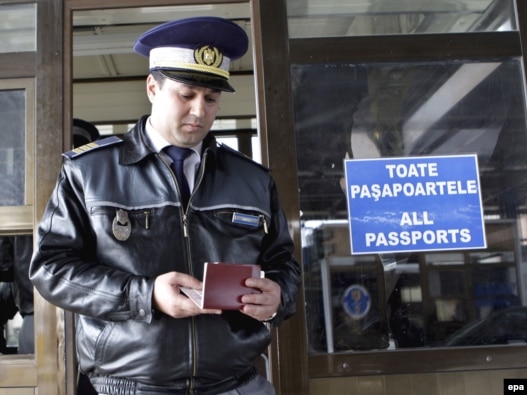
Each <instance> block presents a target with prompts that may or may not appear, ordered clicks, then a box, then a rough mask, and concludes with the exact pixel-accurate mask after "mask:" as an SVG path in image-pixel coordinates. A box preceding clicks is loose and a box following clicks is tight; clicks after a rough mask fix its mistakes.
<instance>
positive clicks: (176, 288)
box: [152, 272, 221, 318]
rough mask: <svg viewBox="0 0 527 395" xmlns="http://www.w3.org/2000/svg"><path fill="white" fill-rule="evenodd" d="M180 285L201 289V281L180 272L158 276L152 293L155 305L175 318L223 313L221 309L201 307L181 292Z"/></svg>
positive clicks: (157, 308)
mask: <svg viewBox="0 0 527 395" xmlns="http://www.w3.org/2000/svg"><path fill="white" fill-rule="evenodd" d="M180 287H188V288H194V289H201V282H200V281H199V280H198V279H197V278H195V277H192V276H190V275H188V274H184V273H179V272H169V273H165V274H162V275H160V276H158V277H157V278H156V280H155V283H154V292H153V295H152V304H153V307H154V308H155V309H156V310H158V311H161V312H163V313H165V314H167V315H169V316H171V317H174V318H183V317H191V316H195V315H198V314H220V313H221V310H208V309H200V308H199V307H198V306H196V304H194V302H193V301H192V300H190V299H189V298H187V297H186V296H185V295H183V294H181V292H180Z"/></svg>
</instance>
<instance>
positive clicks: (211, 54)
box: [194, 45, 223, 68]
mask: <svg viewBox="0 0 527 395" xmlns="http://www.w3.org/2000/svg"><path fill="white" fill-rule="evenodd" d="M194 60H195V61H196V63H197V64H201V65H204V66H209V67H216V68H218V67H219V66H220V65H221V62H222V61H223V54H222V53H221V52H220V50H219V49H218V48H216V47H211V46H210V45H203V46H201V47H199V48H196V49H195V50H194Z"/></svg>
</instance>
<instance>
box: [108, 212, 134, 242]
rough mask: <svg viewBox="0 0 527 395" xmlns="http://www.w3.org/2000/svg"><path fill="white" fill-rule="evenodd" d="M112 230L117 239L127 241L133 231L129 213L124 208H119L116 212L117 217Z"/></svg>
mask: <svg viewBox="0 0 527 395" xmlns="http://www.w3.org/2000/svg"><path fill="white" fill-rule="evenodd" d="M112 232H113V235H114V236H115V238H116V239H117V240H120V241H125V240H128V238H129V237H130V233H132V224H131V223H130V219H129V218H128V213H127V212H126V211H124V210H123V209H121V208H120V209H119V210H117V211H116V213H115V218H114V219H113V222H112Z"/></svg>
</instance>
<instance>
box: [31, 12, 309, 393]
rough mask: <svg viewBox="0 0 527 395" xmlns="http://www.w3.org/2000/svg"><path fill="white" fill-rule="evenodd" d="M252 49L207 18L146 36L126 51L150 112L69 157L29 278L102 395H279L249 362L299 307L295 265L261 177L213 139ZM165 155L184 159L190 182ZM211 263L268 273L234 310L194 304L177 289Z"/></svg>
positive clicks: (238, 33) (196, 284)
mask: <svg viewBox="0 0 527 395" xmlns="http://www.w3.org/2000/svg"><path fill="white" fill-rule="evenodd" d="M247 47H248V38H247V36H246V34H245V33H244V31H243V30H242V29H241V28H240V27H239V26H238V25H236V24H234V23H232V22H230V21H227V20H224V19H220V18H215V17H201V18H190V19H184V20H179V21H173V22H168V23H165V24H163V25H160V26H158V27H156V28H153V29H151V30H150V31H148V32H146V33H144V34H143V35H142V36H141V37H139V39H138V41H137V42H136V44H135V46H134V49H135V50H136V52H138V53H139V54H142V55H145V56H149V57H150V74H149V75H148V77H147V81H146V89H147V95H148V98H149V100H150V102H151V104H152V110H151V114H150V116H145V117H143V118H142V119H140V120H139V121H138V123H137V124H136V125H135V127H134V128H132V130H131V131H130V132H129V133H127V134H126V135H125V136H124V137H123V139H122V140H121V139H118V138H116V137H110V138H107V139H102V140H99V141H97V142H95V143H92V144H90V145H89V146H88V147H81V148H80V149H77V150H74V151H72V152H69V153H67V154H66V155H65V156H66V159H65V161H64V164H63V167H62V169H61V173H60V176H59V179H58V181H57V185H56V187H55V190H54V192H53V194H52V196H51V199H50V201H49V203H48V206H47V208H46V210H45V213H44V215H43V218H42V221H41V223H40V225H39V228H38V235H37V237H38V240H37V243H36V248H35V253H34V256H33V260H32V263H31V268H30V277H31V279H32V281H33V283H34V284H35V286H36V288H37V289H38V291H39V292H40V293H41V294H42V296H43V297H44V298H46V299H47V300H49V301H50V302H51V303H54V304H55V305H57V306H60V307H62V308H64V309H68V310H71V311H74V312H75V313H77V314H78V316H79V319H78V328H77V350H78V357H79V364H80V369H81V371H82V372H83V373H85V374H87V375H88V376H89V377H90V380H91V382H92V384H93V386H94V387H95V389H96V390H97V391H98V392H99V393H100V394H112V395H117V394H119V395H124V394H143V395H146V394H148V395H161V394H164V395H166V394H251V395H255V394H273V393H274V389H273V388H272V385H271V384H270V383H269V382H268V381H266V380H265V379H264V378H263V377H261V376H259V375H258V374H257V371H256V369H255V367H254V361H255V360H256V359H257V358H259V356H260V355H261V353H263V352H265V350H266V348H267V346H268V344H269V342H270V332H269V330H268V328H267V325H266V322H270V323H271V324H272V325H278V324H280V322H281V321H283V320H284V319H286V318H288V317H289V316H291V315H292V314H293V313H294V312H295V300H296V296H297V293H298V288H299V283H300V280H299V277H300V267H299V264H298V262H297V260H296V259H295V258H294V256H293V252H292V251H293V243H292V240H291V237H290V235H289V233H288V227H287V223H286V218H285V216H284V213H283V211H282V209H281V207H280V204H279V200H278V195H277V191H276V188H275V185H274V182H273V180H272V178H271V176H270V174H269V171H268V170H267V169H265V168H264V167H262V166H260V165H259V164H257V163H255V162H253V161H251V160H250V159H248V158H246V157H245V156H243V155H241V154H239V153H238V152H235V151H234V150H231V149H229V148H227V147H225V146H223V145H218V144H217V143H216V141H215V139H214V137H213V136H212V135H211V134H209V133H208V132H209V130H210V128H211V126H212V123H213V121H214V119H215V116H216V113H217V111H218V108H219V102H220V97H221V92H222V91H226V92H232V91H234V90H233V88H232V87H231V85H230V84H229V82H228V78H229V73H228V64H229V61H230V60H231V59H237V58H239V57H241V56H242V55H243V54H244V53H245V52H246V50H247ZM170 146H172V147H179V148H189V149H190V150H191V151H190V152H188V151H187V152H186V154H185V155H188V154H189V156H188V157H187V158H186V159H185V160H184V169H185V176H186V178H185V177H183V179H182V178H179V179H178V178H177V173H178V169H177V168H176V166H174V167H173V168H172V166H171V165H172V164H173V163H172V162H174V164H175V162H176V160H174V161H173V160H172V158H171V157H170V156H169V155H168V154H167V153H166V152H167V148H168V149H169V150H172V147H170ZM180 177H182V176H180ZM187 183H188V188H189V190H190V191H191V193H190V196H187V197H185V196H184V189H185V185H186V184H187ZM187 199H188V202H187V201H186V200H187ZM207 261H212V262H215V261H222V262H230V263H244V264H247V263H249V264H259V265H261V268H262V270H263V271H264V272H265V278H249V279H247V280H245V285H246V286H247V287H250V288H255V289H257V290H258V291H259V293H249V292H248V294H246V295H243V296H242V297H241V302H242V303H243V305H242V307H240V308H239V310H229V311H221V310H216V309H200V308H198V307H197V305H195V304H194V303H193V302H192V301H191V300H190V299H189V298H187V297H186V296H184V295H183V294H182V293H181V292H180V288H181V287H190V288H194V289H200V288H201V281H200V280H201V279H202V276H203V265H204V262H207Z"/></svg>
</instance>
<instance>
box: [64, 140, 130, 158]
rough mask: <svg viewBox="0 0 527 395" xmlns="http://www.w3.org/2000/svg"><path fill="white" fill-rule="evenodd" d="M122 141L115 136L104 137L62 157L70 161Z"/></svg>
mask: <svg viewBox="0 0 527 395" xmlns="http://www.w3.org/2000/svg"><path fill="white" fill-rule="evenodd" d="M122 141H123V140H122V139H121V138H120V137H117V136H110V137H105V138H103V139H99V140H95V141H92V142H91V143H88V144H85V145H81V146H80V147H77V148H74V149H72V150H71V151H68V152H64V153H63V154H62V155H63V156H66V157H68V158H70V159H73V158H76V157H78V156H80V155H84V154H86V153H87V152H92V151H95V150H97V149H99V148H102V147H108V146H110V145H115V144H118V143H121V142H122Z"/></svg>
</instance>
